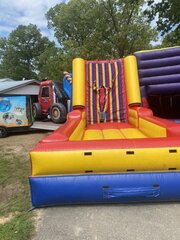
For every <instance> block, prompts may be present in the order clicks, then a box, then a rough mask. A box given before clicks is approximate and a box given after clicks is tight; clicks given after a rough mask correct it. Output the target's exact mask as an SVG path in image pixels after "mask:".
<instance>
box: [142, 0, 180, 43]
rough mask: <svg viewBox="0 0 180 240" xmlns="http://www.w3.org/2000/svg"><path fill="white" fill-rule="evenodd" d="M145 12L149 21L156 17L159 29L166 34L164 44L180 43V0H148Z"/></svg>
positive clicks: (162, 33)
mask: <svg viewBox="0 0 180 240" xmlns="http://www.w3.org/2000/svg"><path fill="white" fill-rule="evenodd" d="M147 5H148V8H147V9H146V11H145V14H146V15H147V16H148V18H149V21H152V20H154V19H156V23H157V30H158V31H160V34H161V36H164V38H163V41H162V45H163V46H175V45H179V41H180V40H179V39H180V14H179V13H180V3H179V0H161V1H158V2H157V1H155V0H147Z"/></svg>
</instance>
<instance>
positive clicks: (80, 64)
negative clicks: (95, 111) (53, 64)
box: [72, 58, 85, 108]
mask: <svg viewBox="0 0 180 240" xmlns="http://www.w3.org/2000/svg"><path fill="white" fill-rule="evenodd" d="M72 85H73V108H77V107H81V108H82V107H85V60H83V59H82V58H75V59H74V60H73V83H72Z"/></svg>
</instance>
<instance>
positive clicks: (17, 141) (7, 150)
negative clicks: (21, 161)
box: [0, 131, 50, 155]
mask: <svg viewBox="0 0 180 240" xmlns="http://www.w3.org/2000/svg"><path fill="white" fill-rule="evenodd" d="M49 133H50V132H47V131H46V132H43V131H33V132H26V133H16V134H15V133H13V134H12V135H9V136H8V137H6V138H0V150H1V152H3V153H4V154H7V155H9V154H13V153H18V154H21V155H28V153H29V151H30V149H31V148H33V147H34V146H35V145H36V144H37V143H38V142H39V141H40V140H41V139H42V138H43V137H45V136H46V135H48V134H49Z"/></svg>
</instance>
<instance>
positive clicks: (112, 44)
mask: <svg viewBox="0 0 180 240" xmlns="http://www.w3.org/2000/svg"><path fill="white" fill-rule="evenodd" d="M143 3H144V1H143V0H136V1H134V0H70V1H68V2H67V3H61V4H58V5H56V6H55V7H54V8H51V9H50V10H49V11H48V12H47V15H46V16H47V19H48V26H49V27H50V28H53V29H54V31H55V36H56V37H57V39H58V41H59V43H60V44H61V46H62V48H63V50H64V53H65V54H69V56H71V59H72V58H74V57H78V56H79V57H83V58H86V59H98V58H101V59H102V58H114V57H123V56H124V55H126V54H129V53H133V52H134V51H137V50H141V49H142V48H146V49H147V48H150V41H151V40H153V39H154V37H155V31H154V30H152V29H151V27H150V25H149V24H148V23H147V22H145V19H144V15H143V12H142V6H143Z"/></svg>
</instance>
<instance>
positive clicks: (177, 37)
mask: <svg viewBox="0 0 180 240" xmlns="http://www.w3.org/2000/svg"><path fill="white" fill-rule="evenodd" d="M162 45H163V46H165V47H172V46H180V28H179V29H177V30H176V31H173V32H170V33H169V34H167V35H166V36H165V37H164V39H163V42H162Z"/></svg>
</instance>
